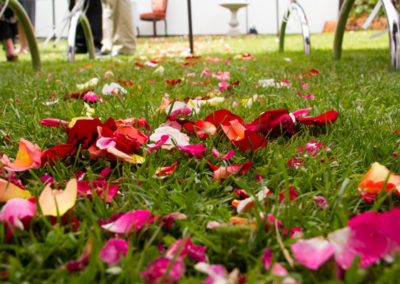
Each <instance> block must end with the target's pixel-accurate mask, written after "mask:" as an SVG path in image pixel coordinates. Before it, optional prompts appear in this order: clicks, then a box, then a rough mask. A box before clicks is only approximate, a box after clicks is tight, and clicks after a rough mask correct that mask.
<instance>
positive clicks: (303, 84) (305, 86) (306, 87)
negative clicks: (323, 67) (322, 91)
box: [300, 81, 309, 90]
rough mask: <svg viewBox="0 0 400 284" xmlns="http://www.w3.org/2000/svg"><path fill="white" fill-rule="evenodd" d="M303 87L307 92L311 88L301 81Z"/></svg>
mask: <svg viewBox="0 0 400 284" xmlns="http://www.w3.org/2000/svg"><path fill="white" fill-rule="evenodd" d="M300 84H301V87H302V88H303V89H304V90H307V89H308V88H309V85H308V84H307V83H306V82H304V81H301V83H300Z"/></svg>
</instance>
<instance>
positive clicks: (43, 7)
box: [36, 0, 339, 37]
mask: <svg viewBox="0 0 400 284" xmlns="http://www.w3.org/2000/svg"><path fill="white" fill-rule="evenodd" d="M52 1H53V0H36V3H37V4H36V5H37V7H36V11H37V12H36V13H37V15H36V32H37V35H38V36H40V37H45V36H46V35H48V34H49V33H50V31H51V29H52ZM131 1H132V2H133V11H132V15H133V17H134V19H135V22H136V25H137V26H138V27H139V29H140V34H141V35H152V34H153V25H152V23H150V22H142V21H139V14H140V13H144V12H149V11H150V10H151V0H131ZM278 1H279V15H280V20H281V19H282V16H283V14H284V11H285V10H286V8H287V5H288V2H289V1H288V0H278ZM54 2H55V6H56V22H57V27H58V28H60V27H62V22H63V19H64V17H65V15H66V11H67V2H68V1H67V0H54ZM219 2H220V1H219V0H192V18H193V32H194V34H225V33H226V32H227V31H228V29H229V26H228V22H229V20H230V12H229V11H228V10H227V9H225V8H223V7H221V6H219V5H218V3H219ZM298 2H299V3H300V4H301V5H302V6H303V8H304V10H305V11H306V13H307V16H308V19H309V23H310V30H311V32H312V33H320V32H321V31H322V29H323V26H324V23H325V21H329V20H336V19H337V17H338V5H339V4H338V2H339V0H298ZM248 3H249V6H248V8H247V15H248V16H247V17H246V9H240V10H239V12H238V19H239V22H240V26H239V28H240V31H241V32H242V33H245V32H246V24H248V27H252V26H255V27H256V29H257V30H258V32H259V33H261V34H274V33H276V31H277V27H276V0H248ZM167 21H168V34H170V35H185V34H187V33H188V14H187V0H169V3H168V11H167ZM157 32H158V33H159V34H163V33H164V23H163V22H159V23H158V24H157ZM287 32H288V33H298V32H300V25H299V24H298V22H296V17H295V16H292V17H291V18H290V20H289V23H288V27H287ZM64 35H65V32H64Z"/></svg>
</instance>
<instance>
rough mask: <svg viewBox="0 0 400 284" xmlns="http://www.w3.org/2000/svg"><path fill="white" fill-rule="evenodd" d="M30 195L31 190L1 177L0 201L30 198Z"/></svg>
mask: <svg viewBox="0 0 400 284" xmlns="http://www.w3.org/2000/svg"><path fill="white" fill-rule="evenodd" d="M30 196H31V194H30V192H29V191H27V190H23V189H22V188H20V187H18V186H16V185H15V184H12V183H10V182H8V181H6V180H4V179H0V202H7V201H8V200H10V199H13V198H28V197H30Z"/></svg>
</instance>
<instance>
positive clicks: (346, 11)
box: [333, 0, 355, 60]
mask: <svg viewBox="0 0 400 284" xmlns="http://www.w3.org/2000/svg"><path fill="white" fill-rule="evenodd" d="M354 2H355V0H345V2H344V3H343V5H342V8H341V9H340V13H339V20H338V24H337V27H336V32H335V40H334V42H333V58H334V59H337V60H338V59H340V57H341V56H342V45H343V36H344V31H345V29H346V23H347V19H348V18H349V15H350V11H351V8H352V7H353V5H354Z"/></svg>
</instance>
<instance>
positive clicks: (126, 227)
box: [101, 210, 154, 234]
mask: <svg viewBox="0 0 400 284" xmlns="http://www.w3.org/2000/svg"><path fill="white" fill-rule="evenodd" d="M111 218H112V217H111ZM153 222H154V216H153V214H151V212H150V211H149V210H132V211H129V212H126V213H122V214H121V215H120V216H118V218H117V219H116V220H113V221H112V222H109V223H107V222H106V223H104V224H102V225H101V227H102V228H103V229H105V230H107V231H110V232H112V233H115V234H127V233H133V232H137V231H139V230H140V229H141V228H142V227H143V226H146V225H150V224H152V223H153Z"/></svg>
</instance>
